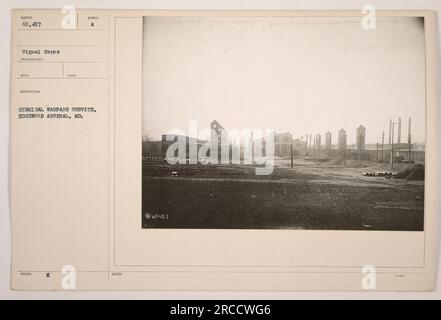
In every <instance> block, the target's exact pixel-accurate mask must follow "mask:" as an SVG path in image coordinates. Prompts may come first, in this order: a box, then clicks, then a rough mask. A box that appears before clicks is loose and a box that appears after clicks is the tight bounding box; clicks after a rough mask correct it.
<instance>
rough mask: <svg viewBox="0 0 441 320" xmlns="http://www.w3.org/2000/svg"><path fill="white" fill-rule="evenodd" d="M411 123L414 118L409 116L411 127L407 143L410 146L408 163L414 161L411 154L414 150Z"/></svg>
mask: <svg viewBox="0 0 441 320" xmlns="http://www.w3.org/2000/svg"><path fill="white" fill-rule="evenodd" d="M411 124H412V118H409V127H408V137H407V144H408V147H409V159H408V163H410V162H411V161H412V156H411V152H412V150H411V149H412V136H411V131H410V129H411Z"/></svg>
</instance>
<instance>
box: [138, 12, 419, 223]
mask: <svg viewBox="0 0 441 320" xmlns="http://www.w3.org/2000/svg"><path fill="white" fill-rule="evenodd" d="M143 28H144V29H143V109H142V137H140V139H142V159H141V161H142V212H141V227H142V228H144V229H150V228H173V229H277V230H280V229H285V230H366V231H369V230H383V231H423V229H424V172H425V130H426V124H425V117H426V101H425V90H426V88H425V34H424V19H423V18H418V17H377V19H376V21H375V23H374V25H371V26H370V27H369V26H368V27H366V25H364V24H363V23H362V21H361V18H357V17H213V16H212V17H144V26H143Z"/></svg>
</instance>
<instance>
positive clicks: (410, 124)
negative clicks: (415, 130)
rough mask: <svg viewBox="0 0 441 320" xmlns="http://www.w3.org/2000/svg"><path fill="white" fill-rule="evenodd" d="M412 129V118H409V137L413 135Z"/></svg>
mask: <svg viewBox="0 0 441 320" xmlns="http://www.w3.org/2000/svg"><path fill="white" fill-rule="evenodd" d="M411 129H412V118H409V126H408V130H407V131H408V133H407V135H408V136H409V137H411Z"/></svg>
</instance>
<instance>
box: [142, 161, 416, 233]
mask: <svg viewBox="0 0 441 320" xmlns="http://www.w3.org/2000/svg"><path fill="white" fill-rule="evenodd" d="M348 166H350V167H342V166H336V165H330V164H327V163H313V162H311V161H306V160H296V161H295V165H294V168H292V169H291V168H289V161H278V162H277V165H276V168H275V169H274V172H273V174H272V175H269V176H256V175H255V168H254V167H253V166H245V165H223V166H222V165H218V166H215V165H205V166H204V165H175V166H171V165H168V164H165V163H161V162H159V163H158V162H147V161H144V163H143V178H142V226H143V228H182V229H184V228H192V229H205V228H210V229H310V230H311V229H312V230H400V231H422V230H423V222H424V216H423V211H424V201H423V199H424V182H423V181H407V180H402V179H385V178H382V177H364V176H362V175H361V173H362V172H366V171H370V170H384V169H386V170H387V168H388V166H387V165H386V164H384V165H379V164H376V163H370V164H369V163H363V164H361V163H348ZM396 169H399V168H398V167H397V168H396Z"/></svg>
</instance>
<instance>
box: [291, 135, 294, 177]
mask: <svg viewBox="0 0 441 320" xmlns="http://www.w3.org/2000/svg"><path fill="white" fill-rule="evenodd" d="M293 167H294V154H293V150H292V137H291V169H292V168H293Z"/></svg>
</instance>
